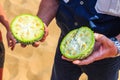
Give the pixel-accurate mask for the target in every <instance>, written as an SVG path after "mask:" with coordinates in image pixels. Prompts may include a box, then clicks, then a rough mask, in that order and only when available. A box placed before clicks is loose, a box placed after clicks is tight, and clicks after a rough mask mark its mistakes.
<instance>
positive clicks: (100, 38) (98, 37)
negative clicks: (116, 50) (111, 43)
mask: <svg viewBox="0 0 120 80" xmlns="http://www.w3.org/2000/svg"><path fill="white" fill-rule="evenodd" d="M94 36H95V40H96V41H97V42H100V43H102V44H106V41H107V40H108V39H107V37H106V36H104V35H102V34H99V33H94Z"/></svg>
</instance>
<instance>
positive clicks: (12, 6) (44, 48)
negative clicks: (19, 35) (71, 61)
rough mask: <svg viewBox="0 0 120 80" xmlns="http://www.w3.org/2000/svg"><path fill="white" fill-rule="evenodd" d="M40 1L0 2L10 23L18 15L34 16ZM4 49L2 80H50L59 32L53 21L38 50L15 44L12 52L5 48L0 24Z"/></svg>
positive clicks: (5, 0)
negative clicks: (27, 14) (28, 14)
mask: <svg viewBox="0 0 120 80" xmlns="http://www.w3.org/2000/svg"><path fill="white" fill-rule="evenodd" d="M39 3H40V0H0V4H2V6H3V8H4V9H5V12H6V15H7V17H8V19H9V20H10V22H11V21H12V19H13V18H14V17H15V16H17V15H20V14H24V13H30V14H33V15H36V13H37V10H38V6H39ZM0 30H1V31H2V36H3V40H4V45H5V49H6V55H5V64H4V76H3V80H50V75H51V71H52V64H53V60H54V54H55V49H56V46H57V41H58V37H59V34H60V30H59V28H58V27H57V25H56V24H55V20H53V21H52V23H51V24H50V25H49V36H48V37H47V39H46V41H45V42H43V43H41V45H40V46H39V47H38V48H34V47H32V46H31V45H29V46H27V47H26V48H22V47H21V46H20V44H17V45H16V47H15V49H14V51H11V50H10V48H8V46H7V41H6V30H5V28H4V26H3V25H1V24H0Z"/></svg>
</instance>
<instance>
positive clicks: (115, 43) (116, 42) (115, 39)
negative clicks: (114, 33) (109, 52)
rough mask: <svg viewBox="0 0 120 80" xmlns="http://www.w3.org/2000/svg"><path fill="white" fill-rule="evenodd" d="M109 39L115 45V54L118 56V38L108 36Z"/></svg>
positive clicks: (119, 43) (119, 48)
mask: <svg viewBox="0 0 120 80" xmlns="http://www.w3.org/2000/svg"><path fill="white" fill-rule="evenodd" d="M110 40H111V41H112V42H113V43H114V45H115V47H116V48H117V55H116V56H120V42H119V40H118V39H117V38H115V37H112V38H110Z"/></svg>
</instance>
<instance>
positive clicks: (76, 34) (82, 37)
mask: <svg viewBox="0 0 120 80" xmlns="http://www.w3.org/2000/svg"><path fill="white" fill-rule="evenodd" d="M94 43H95V39H94V33H93V31H92V30H91V29H89V28H88V27H81V28H79V29H75V30H72V31H70V32H69V33H68V34H67V35H66V36H65V37H64V38H63V40H62V42H61V44H60V51H61V53H62V54H63V56H65V57H67V58H70V59H84V58H86V57H87V56H89V55H90V54H91V52H92V50H93V47H94Z"/></svg>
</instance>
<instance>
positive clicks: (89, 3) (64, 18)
mask: <svg viewBox="0 0 120 80" xmlns="http://www.w3.org/2000/svg"><path fill="white" fill-rule="evenodd" d="M96 1H97V0H60V6H59V8H58V11H57V15H56V20H57V24H58V26H59V27H60V28H61V31H62V34H64V35H66V34H67V33H68V32H69V31H71V30H73V29H76V28H79V27H81V26H88V27H90V28H91V29H92V30H93V31H94V32H97V33H101V34H104V35H106V36H107V37H113V36H116V35H118V34H119V33H120V17H115V16H110V15H105V14H100V13H97V12H96V10H95V4H96Z"/></svg>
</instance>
